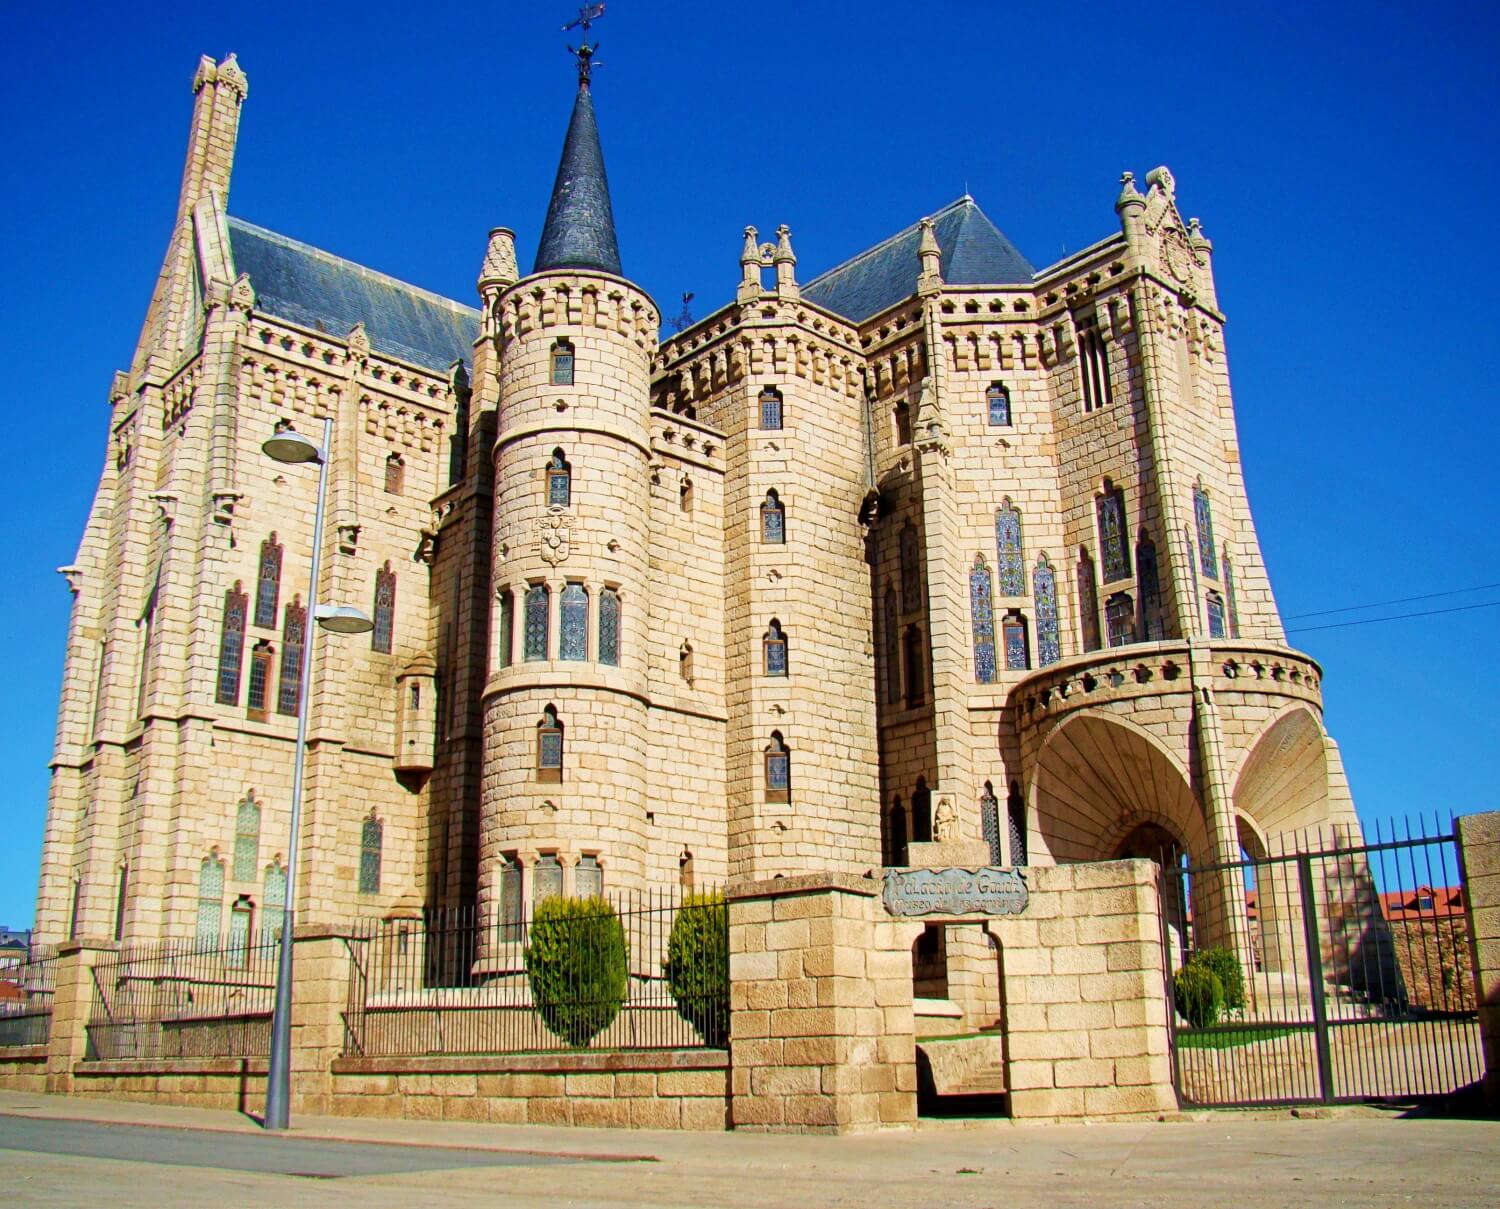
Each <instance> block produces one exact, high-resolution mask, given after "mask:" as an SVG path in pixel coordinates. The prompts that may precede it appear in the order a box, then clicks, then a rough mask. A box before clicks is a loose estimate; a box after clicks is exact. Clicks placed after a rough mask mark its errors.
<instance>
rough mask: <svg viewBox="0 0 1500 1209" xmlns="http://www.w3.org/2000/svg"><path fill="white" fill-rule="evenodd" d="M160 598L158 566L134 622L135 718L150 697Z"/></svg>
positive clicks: (142, 716) (143, 709)
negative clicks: (137, 655)
mask: <svg viewBox="0 0 1500 1209" xmlns="http://www.w3.org/2000/svg"><path fill="white" fill-rule="evenodd" d="M160 598H161V570H160V568H158V569H157V572H156V578H155V579H154V580H153V581H152V584H151V592H150V594H149V595H147V597H146V607H145V608H144V609H142V610H141V617H140V620H139V621H138V622H136V626H137V628H138V629H139V630H140V635H141V665H140V667H141V670H140V676H139V683H138V685H137V687H136V698H135V716H136V717H137V718H144V717H145V716H146V703H147V702H148V701H149V700H150V699H151V681H152V680H153V678H154V675H153V673H154V670H155V667H156V605H157V602H158V600H159V599H160Z"/></svg>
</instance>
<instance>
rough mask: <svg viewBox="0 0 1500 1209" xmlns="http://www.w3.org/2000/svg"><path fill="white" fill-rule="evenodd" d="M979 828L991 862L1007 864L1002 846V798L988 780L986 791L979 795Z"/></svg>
mask: <svg viewBox="0 0 1500 1209" xmlns="http://www.w3.org/2000/svg"><path fill="white" fill-rule="evenodd" d="M979 829H980V831H982V832H983V833H984V842H985V844H986V845H988V847H989V850H990V864H992V865H1003V864H1005V853H1004V852H1002V851H1001V848H1000V799H999V798H997V797H996V796H995V787H994V786H993V785H992V784H990V782H988V781H986V782H985V783H984V792H983V793H982V794H980V795H979Z"/></svg>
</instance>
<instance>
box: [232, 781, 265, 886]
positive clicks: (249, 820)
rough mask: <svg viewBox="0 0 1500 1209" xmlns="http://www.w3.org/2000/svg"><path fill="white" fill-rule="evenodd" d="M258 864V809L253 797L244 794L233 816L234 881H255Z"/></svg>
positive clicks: (252, 795)
mask: <svg viewBox="0 0 1500 1209" xmlns="http://www.w3.org/2000/svg"><path fill="white" fill-rule="evenodd" d="M258 864H260V807H259V806H257V805H256V804H255V795H254V794H246V795H245V798H244V800H243V801H242V802H240V805H239V809H238V810H236V811H235V816H234V880H235V881H237V882H251V881H254V880H255V867H256V866H257V865H258Z"/></svg>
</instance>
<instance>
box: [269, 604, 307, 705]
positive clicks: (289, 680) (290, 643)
mask: <svg viewBox="0 0 1500 1209" xmlns="http://www.w3.org/2000/svg"><path fill="white" fill-rule="evenodd" d="M306 643H307V610H306V609H305V608H303V607H302V598H301V597H300V596H293V597H292V603H291V604H289V605H287V607H286V608H285V609H283V610H282V621H281V684H280V685H279V686H278V690H277V693H276V712H277V713H278V714H286V715H288V716H289V717H293V718H295V717H296V716H297V715H298V713H300V712H301V710H302V659H303V651H304V649H305V647H306Z"/></svg>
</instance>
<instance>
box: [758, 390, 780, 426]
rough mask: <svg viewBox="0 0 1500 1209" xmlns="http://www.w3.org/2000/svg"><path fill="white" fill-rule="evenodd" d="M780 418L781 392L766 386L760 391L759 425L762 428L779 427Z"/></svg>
mask: <svg viewBox="0 0 1500 1209" xmlns="http://www.w3.org/2000/svg"><path fill="white" fill-rule="evenodd" d="M781 419H782V411H781V392H780V391H779V390H777V389H776V388H775V387H774V386H768V387H766V388H765V390H763V391H761V392H760V426H761V427H762V428H764V429H772V428H780V427H781Z"/></svg>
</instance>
